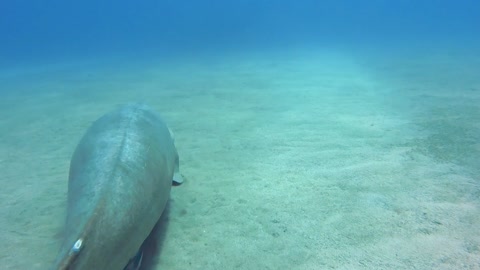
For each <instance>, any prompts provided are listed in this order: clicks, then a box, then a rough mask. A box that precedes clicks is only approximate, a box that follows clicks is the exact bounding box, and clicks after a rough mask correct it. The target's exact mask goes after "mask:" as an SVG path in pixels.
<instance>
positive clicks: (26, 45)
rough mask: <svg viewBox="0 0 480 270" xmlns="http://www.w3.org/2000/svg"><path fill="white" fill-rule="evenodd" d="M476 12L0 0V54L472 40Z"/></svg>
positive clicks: (307, 3)
mask: <svg viewBox="0 0 480 270" xmlns="http://www.w3.org/2000/svg"><path fill="white" fill-rule="evenodd" d="M479 12H480V10H479V4H478V1H473V0H471V1H469V0H462V1H456V2H452V1H446V0H438V1H413V0H407V1H383V0H372V1H314V0H302V1H267V0H264V1H262V0H260V1H250V0H243V1H220V0H208V1H195V0H190V1H189V0H187V1H180V2H179V1H171V0H164V1H160V0H157V1H154V0H146V1H140V2H131V1H108V0H107V1H100V2H99V1H88V0H87V1H58V0H52V1H47V2H42V1H33V0H31V1H28V0H20V1H2V3H1V4H0V15H1V16H0V33H1V34H2V42H1V45H0V46H1V47H0V49H1V51H0V52H1V55H0V56H1V57H2V59H6V60H12V61H14V60H16V59H22V60H28V59H38V58H40V59H48V58H51V57H61V56H64V57H70V58H75V57H83V56H84V55H87V56H89V57H98V55H103V54H108V53H122V52H130V53H134V54H137V53H138V52H145V51H148V52H151V51H154V52H157V53H158V52H161V53H165V54H171V53H183V52H184V51H186V50H187V51H189V52H193V53H195V52H197V51H198V50H201V51H203V50H210V51H212V50H213V51H223V50H227V49H231V48H235V49H238V50H242V49H244V48H249V49H255V47H264V46H266V47H270V48H271V47H273V48H277V47H286V46H292V45H301V44H302V43H307V44H313V45H318V44H330V45H347V46H354V45H355V44H358V43H361V44H363V45H366V46H378V45H383V44H385V43H387V44H402V45H407V44H410V43H413V44H414V45H415V44H416V43H418V42H423V43H425V42H429V41H430V42H433V41H436V42H441V41H444V42H448V43H450V42H459V43H462V42H473V41H476V39H478V31H479V30H478V28H479V27H478V25H480V16H479ZM430 45H432V46H433V45H434V44H430ZM2 62H4V61H2Z"/></svg>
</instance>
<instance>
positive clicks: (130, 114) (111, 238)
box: [55, 104, 182, 270]
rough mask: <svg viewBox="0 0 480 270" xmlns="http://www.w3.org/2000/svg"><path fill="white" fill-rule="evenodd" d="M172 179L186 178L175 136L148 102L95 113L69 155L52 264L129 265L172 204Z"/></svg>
mask: <svg viewBox="0 0 480 270" xmlns="http://www.w3.org/2000/svg"><path fill="white" fill-rule="evenodd" d="M176 177H178V178H176ZM172 180H175V181H178V182H181V181H182V180H181V178H180V175H179V174H178V154H177V150H176V148H175V145H174V140H173V138H172V134H171V132H170V130H169V129H168V127H167V126H166V124H165V123H164V122H163V121H162V120H161V119H160V117H159V116H157V114H156V113H155V112H153V111H152V110H151V109H150V108H149V107H148V106H146V105H142V104H133V105H126V106H123V107H120V108H119V109H117V110H115V111H113V112H111V113H108V114H106V115H104V116H103V117H101V118H99V119H98V120H97V121H95V122H94V123H93V124H92V126H91V127H90V128H89V129H88V130H87V132H86V133H85V135H84V136H83V138H82V139H81V141H80V143H79V144H78V146H77V148H76V150H75V153H74V154H73V157H72V160H71V163H70V174H69V182H68V208H67V221H66V228H65V238H64V242H63V244H62V247H61V249H60V254H59V255H58V257H57V260H56V263H55V269H88V270H93V269H102V270H107V269H108V270H117V269H118V270H122V269H124V267H126V266H127V265H131V263H130V264H129V262H130V260H131V259H132V258H134V257H135V255H136V254H137V252H138V251H139V249H140V247H141V245H142V243H143V241H144V240H145V238H146V237H147V236H148V235H149V233H150V232H151V230H152V229H153V227H154V225H155V223H156V222H157V221H158V220H159V218H160V216H161V214H162V212H163V210H164V208H165V206H166V204H167V201H168V199H169V195H170V189H171V186H172Z"/></svg>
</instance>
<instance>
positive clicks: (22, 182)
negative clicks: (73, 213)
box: [0, 49, 480, 270]
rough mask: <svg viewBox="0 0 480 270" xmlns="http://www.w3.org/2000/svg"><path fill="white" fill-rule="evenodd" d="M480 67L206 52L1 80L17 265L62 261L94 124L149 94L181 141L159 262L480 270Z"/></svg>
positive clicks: (468, 56)
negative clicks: (73, 181)
mask: <svg viewBox="0 0 480 270" xmlns="http://www.w3.org/2000/svg"><path fill="white" fill-rule="evenodd" d="M478 74H480V57H479V54H478V51H477V52H474V53H471V52H467V51H465V52H464V51H462V50H458V49H451V50H438V51H431V50H428V51H426V52H423V53H420V52H416V51H410V52H408V51H402V52H396V53H395V54H393V53H392V52H390V53H389V52H388V51H383V52H378V51H377V52H375V54H374V53H373V52H363V53H358V52H357V53H353V52H352V51H341V50H330V49H325V50H307V49H302V50H290V51H288V52H270V53H255V52H251V53H243V54H239V53H237V54H226V55H204V56H199V57H189V58H186V59H177V60H171V59H170V60H168V61H164V60H162V59H161V58H155V57H152V58H150V59H148V60H142V61H127V60H125V59H123V60H121V61H120V60H119V61H112V62H111V63H107V62H104V63H103V64H98V63H94V62H93V61H92V62H88V61H83V62H78V63H77V62H70V63H68V64H65V63H64V64H49V65H47V64H38V65H34V66H32V67H30V68H28V69H18V68H17V69H8V70H7V69H5V70H3V71H1V72H0V81H1V82H0V91H1V92H0V93H1V99H0V131H1V132H0V171H1V172H2V173H1V176H0V184H1V189H0V202H1V208H0V216H1V217H2V219H1V221H0V222H1V223H0V228H1V230H0V231H1V232H2V233H1V234H0V242H1V243H2V245H0V265H1V266H2V267H1V268H2V269H48V267H49V266H50V265H51V264H52V262H53V260H54V259H55V256H56V254H57V252H58V249H59V246H60V244H61V239H62V238H61V237H62V227H63V222H64V219H65V214H66V210H65V208H66V190H67V178H68V167H69V160H70V157H71V155H72V153H73V150H74V148H75V146H76V144H77V143H78V141H79V139H80V138H81V136H82V135H83V133H84V132H85V130H86V128H87V127H88V126H89V125H90V124H91V123H92V121H94V120H95V119H97V118H98V117H99V116H101V115H102V114H104V113H106V112H108V111H110V110H111V109H113V108H115V106H117V105H118V104H124V103H128V102H135V101H141V102H146V103H148V104H149V105H151V106H152V107H154V108H155V109H156V110H157V111H159V112H160V113H161V114H162V115H163V117H164V118H165V120H166V121H167V122H168V123H169V125H170V127H171V129H172V130H173V131H174V133H175V138H176V144H177V148H178V150H179V154H180V162H181V171H182V174H183V175H184V176H185V178H186V182H185V183H184V184H183V185H182V186H179V187H175V188H174V189H173V190H172V196H171V197H172V199H171V203H170V207H169V209H168V215H166V216H165V217H164V219H163V221H162V222H161V225H160V227H161V228H160V229H159V231H160V232H158V233H156V235H154V236H153V237H154V239H155V240H154V241H153V242H154V243H153V244H152V246H153V247H152V250H153V251H152V253H153V254H154V256H153V257H152V259H151V261H150V262H149V263H148V265H145V266H144V267H143V268H144V269H148V268H150V269H219V270H220V269H222V270H223V269H249V270H250V269H480V234H479V228H480V166H479V160H480V136H479V134H480V77H479V76H478Z"/></svg>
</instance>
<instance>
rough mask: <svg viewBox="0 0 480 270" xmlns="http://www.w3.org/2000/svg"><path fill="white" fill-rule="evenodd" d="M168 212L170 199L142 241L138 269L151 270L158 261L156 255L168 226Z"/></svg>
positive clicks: (159, 250) (160, 248) (159, 251)
mask: <svg viewBox="0 0 480 270" xmlns="http://www.w3.org/2000/svg"><path fill="white" fill-rule="evenodd" d="M169 214H170V201H169V202H168V203H167V205H166V207H165V210H164V211H163V214H162V216H161V217H160V219H159V220H158V222H157V224H155V227H153V229H152V231H151V232H150V234H149V235H148V237H147V239H145V242H143V245H142V249H143V259H142V264H141V266H140V268H139V270H153V269H155V265H157V263H158V255H159V254H160V253H161V251H162V245H163V240H164V239H165V234H166V232H167V227H168V217H169Z"/></svg>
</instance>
